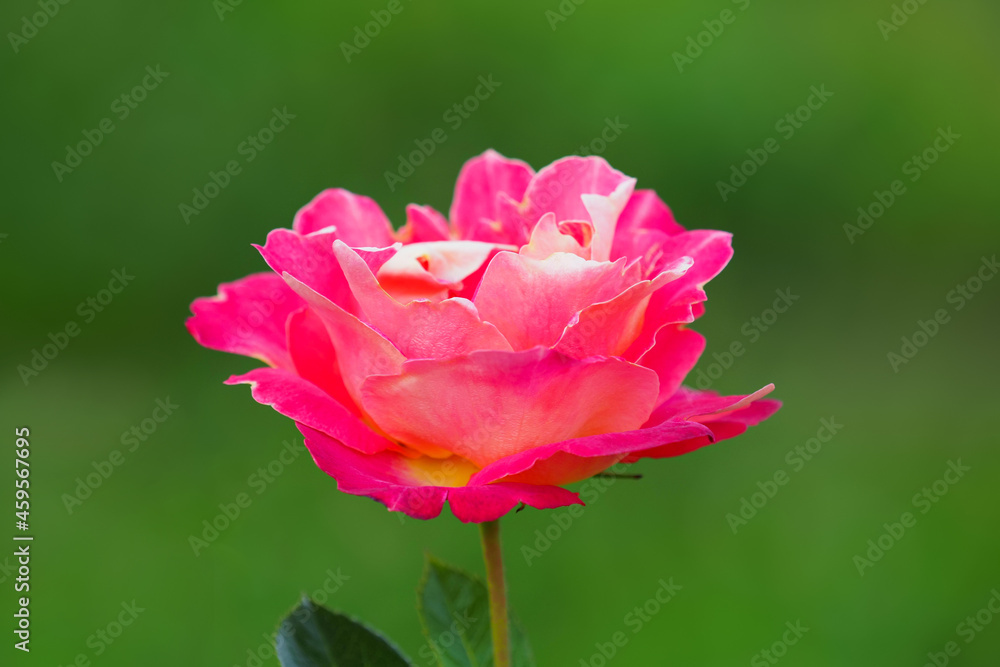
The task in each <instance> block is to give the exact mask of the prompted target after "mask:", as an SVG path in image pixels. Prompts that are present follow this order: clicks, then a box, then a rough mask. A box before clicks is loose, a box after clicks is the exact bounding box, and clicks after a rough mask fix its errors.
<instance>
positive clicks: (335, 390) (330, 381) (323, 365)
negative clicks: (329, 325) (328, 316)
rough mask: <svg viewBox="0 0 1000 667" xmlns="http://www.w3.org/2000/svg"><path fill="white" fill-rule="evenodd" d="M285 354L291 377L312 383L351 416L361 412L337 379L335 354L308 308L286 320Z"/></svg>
mask: <svg viewBox="0 0 1000 667" xmlns="http://www.w3.org/2000/svg"><path fill="white" fill-rule="evenodd" d="M287 337H288V351H289V353H290V354H291V355H292V362H293V363H294V364H295V373H296V375H298V376H299V377H301V378H302V379H304V380H308V381H309V382H311V383H313V384H314V385H316V386H317V387H319V388H320V389H322V390H323V391H325V392H326V393H327V394H329V395H330V396H331V397H332V398H333V399H334V400H336V401H337V402H338V403H340V404H341V405H343V406H344V407H345V408H347V410H349V411H350V412H351V413H353V414H355V415H358V416H360V415H361V410H360V409H358V406H357V405H355V403H354V401H353V400H352V399H351V396H350V394H348V393H347V387H345V386H344V379H343V378H342V377H340V366H339V364H338V363H337V351H336V350H335V349H334V347H333V342H332V341H331V340H330V335H329V334H328V333H327V332H326V326H325V325H324V324H323V320H321V319H320V318H319V315H317V314H316V313H314V312H313V311H312V309H310V308H309V307H308V306H306V307H304V308H302V309H300V310H297V311H295V312H294V313H292V314H291V315H290V316H289V317H288V325H287Z"/></svg>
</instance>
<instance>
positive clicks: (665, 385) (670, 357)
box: [636, 324, 705, 405]
mask: <svg viewBox="0 0 1000 667" xmlns="http://www.w3.org/2000/svg"><path fill="white" fill-rule="evenodd" d="M704 351H705V338H704V337H703V336H702V335H701V334H700V333H698V332H697V331H694V330H692V329H686V328H684V327H683V326H682V325H679V324H668V325H666V326H664V327H663V328H661V329H660V330H659V331H657V332H656V342H655V343H654V345H653V347H652V348H650V350H649V351H648V352H646V354H644V355H642V357H641V358H640V359H639V361H638V362H636V363H638V364H639V365H640V366H645V367H646V368H649V369H652V370H654V371H656V375H657V377H659V378H660V397H659V398H658V399H657V405H659V404H661V403H663V402H664V401H665V400H667V399H668V398H670V397H671V396H673V395H674V393H675V392H676V391H677V390H678V389H680V386H681V383H682V382H684V378H686V377H687V375H688V373H690V372H691V369H692V368H694V367H695V364H697V363H698V359H699V358H700V357H701V353H702V352H704Z"/></svg>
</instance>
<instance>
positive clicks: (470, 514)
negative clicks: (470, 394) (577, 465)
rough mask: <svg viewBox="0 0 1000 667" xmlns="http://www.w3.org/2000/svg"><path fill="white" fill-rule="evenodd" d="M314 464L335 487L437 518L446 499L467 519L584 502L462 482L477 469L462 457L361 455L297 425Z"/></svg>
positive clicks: (547, 489) (537, 489)
mask: <svg viewBox="0 0 1000 667" xmlns="http://www.w3.org/2000/svg"><path fill="white" fill-rule="evenodd" d="M299 430H300V431H301V432H302V435H303V436H304V437H305V443H306V447H308V448H309V452H310V453H311V454H312V457H313V460H314V461H316V465H318V466H319V467H320V469H321V470H323V472H325V473H327V474H328V475H330V476H331V477H333V478H334V479H336V480H337V487H338V488H339V489H340V490H341V491H343V492H345V493H351V494H354V495H361V496H368V497H370V498H374V499H375V500H377V501H379V502H380V503H382V504H384V505H385V506H386V507H387V508H388V509H390V510H391V511H394V512H404V513H405V514H407V515H409V516H412V517H414V518H417V519H433V518H434V517H436V516H438V515H439V514H440V513H441V509H442V507H443V506H444V503H445V502H448V501H450V502H451V508H452V511H453V512H454V513H455V516H456V517H458V519H459V520H461V521H463V522H483V521H493V520H495V519H499V518H500V517H501V516H503V515H504V514H506V513H507V512H509V511H510V510H511V509H513V508H514V507H516V506H517V505H519V504H520V503H525V504H528V505H531V506H532V507H537V508H538V509H551V508H553V507H562V506H564V505H572V504H582V503H580V500H579V498H578V497H577V495H576V494H575V493H572V492H571V491H567V490H566V489H562V488H559V487H556V486H534V485H529V484H509V483H502V484H489V485H477V486H464V484H465V483H466V482H467V481H468V478H469V475H470V473H471V471H472V470H474V469H473V468H470V467H469V463H468V462H467V461H463V460H462V459H459V458H458V457H454V458H452V459H443V460H442V459H427V458H420V459H407V458H405V457H403V456H401V455H399V454H395V453H392V452H382V453H380V454H375V455H373V456H366V455H363V454H359V453H357V452H356V451H353V450H351V449H349V448H347V447H344V446H343V445H342V444H341V443H340V442H338V441H337V440H335V439H333V438H331V437H329V436H327V435H325V434H324V433H321V432H320V431H317V430H315V429H312V428H309V427H308V426H302V425H299Z"/></svg>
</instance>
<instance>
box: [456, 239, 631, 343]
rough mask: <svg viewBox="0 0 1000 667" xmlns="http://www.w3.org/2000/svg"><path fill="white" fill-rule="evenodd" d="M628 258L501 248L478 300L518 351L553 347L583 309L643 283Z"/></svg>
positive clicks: (485, 315)
mask: <svg viewBox="0 0 1000 667" xmlns="http://www.w3.org/2000/svg"><path fill="white" fill-rule="evenodd" d="M637 277H638V276H637V275H636V273H634V272H632V271H630V270H628V269H627V267H626V265H625V261H624V260H620V261H618V262H614V263H612V262H594V261H590V260H585V259H582V258H581V257H578V256H576V255H571V254H568V253H556V254H555V255H552V256H551V257H548V258H546V259H541V260H539V259H532V258H531V257H526V256H524V255H518V254H515V253H512V252H501V253H499V254H498V255H497V256H496V257H494V258H493V260H492V261H491V262H490V265H489V267H487V269H486V274H485V275H484V276H483V280H482V282H481V283H480V284H479V291H478V292H477V293H476V297H475V304H476V308H478V309H479V314H480V316H481V317H482V318H483V319H484V320H486V321H487V322H492V323H493V324H495V325H496V326H497V328H498V329H499V330H500V333H502V334H503V335H504V337H505V338H506V339H507V340H508V341H510V344H511V346H512V347H513V348H514V349H515V350H525V349H528V348H530V347H534V346H535V345H545V346H551V345H554V344H555V343H556V341H557V340H559V337H560V336H561V335H562V333H563V330H564V329H565V328H566V326H567V325H568V324H569V323H570V322H571V321H572V320H573V318H574V316H576V314H577V313H579V312H580V311H581V310H583V309H584V308H586V307H587V306H590V305H592V304H594V303H599V302H601V301H606V300H608V299H611V298H613V297H615V296H617V295H618V294H620V293H621V292H623V291H624V290H625V289H627V288H628V287H630V286H631V285H633V284H635V283H636V282H637Z"/></svg>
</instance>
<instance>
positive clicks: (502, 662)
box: [479, 520, 510, 667]
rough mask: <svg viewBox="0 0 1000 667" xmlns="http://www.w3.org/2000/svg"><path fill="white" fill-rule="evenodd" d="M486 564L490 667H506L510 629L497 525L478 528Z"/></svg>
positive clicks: (507, 663)
mask: <svg viewBox="0 0 1000 667" xmlns="http://www.w3.org/2000/svg"><path fill="white" fill-rule="evenodd" d="M479 528H480V531H481V535H482V538H483V560H484V561H486V588H487V590H488V591H489V595H490V625H491V626H492V628H493V667H510V629H509V627H508V623H507V619H508V615H507V585H506V584H505V583H504V579H503V551H502V550H501V548H500V521H499V520H497V521H487V522H486V523H481V524H479Z"/></svg>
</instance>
